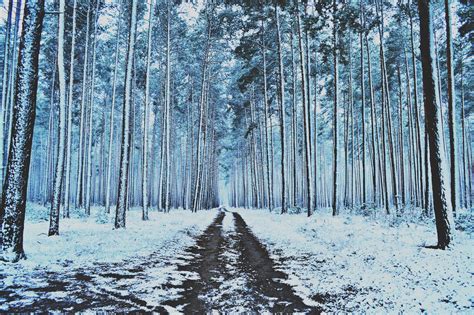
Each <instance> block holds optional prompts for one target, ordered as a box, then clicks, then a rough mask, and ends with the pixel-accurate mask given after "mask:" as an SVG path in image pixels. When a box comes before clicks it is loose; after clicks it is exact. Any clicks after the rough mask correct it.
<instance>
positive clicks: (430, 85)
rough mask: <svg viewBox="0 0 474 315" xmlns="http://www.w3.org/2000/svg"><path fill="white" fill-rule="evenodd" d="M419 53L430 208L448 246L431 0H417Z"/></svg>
mask: <svg viewBox="0 0 474 315" xmlns="http://www.w3.org/2000/svg"><path fill="white" fill-rule="evenodd" d="M418 11H419V14H420V49H421V61H422V69H423V93H424V103H425V123H426V129H427V132H428V141H429V156H430V164H431V184H432V189H433V207H434V212H435V218H436V230H437V233H438V247H439V248H441V249H444V248H446V247H447V246H449V244H450V242H451V240H452V233H451V226H452V218H451V216H452V207H451V195H450V191H449V178H448V177H447V174H448V173H447V165H446V160H445V158H446V156H445V153H444V147H443V143H442V140H441V133H442V132H443V130H442V128H441V112H440V104H439V95H438V88H437V84H438V81H437V78H436V61H435V58H434V45H433V41H434V38H433V8H432V1H431V0H419V1H418Z"/></svg>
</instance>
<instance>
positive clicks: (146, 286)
mask: <svg viewBox="0 0 474 315" xmlns="http://www.w3.org/2000/svg"><path fill="white" fill-rule="evenodd" d="M28 206H29V209H27V213H28V212H39V211H38V210H39V209H41V208H42V207H41V206H37V205H36V206H33V205H31V204H29V205H28ZM43 211H46V210H43ZM91 211H92V215H91V216H90V217H89V218H76V219H64V220H61V221H60V235H59V236H54V237H48V236H47V231H48V222H47V221H42V222H35V221H34V219H33V218H35V216H34V215H29V216H27V222H26V224H25V235H24V248H25V252H26V256H27V260H21V261H20V262H18V263H17V264H11V263H1V262H0V288H3V289H5V288H7V287H12V286H15V285H18V287H19V288H21V289H18V291H19V292H17V293H19V294H21V295H22V296H23V297H24V300H25V301H23V302H25V303H26V304H25V303H23V302H22V303H20V301H18V300H17V301H14V302H12V303H16V304H15V305H22V306H25V305H28V304H30V303H32V302H33V301H34V298H32V297H28V294H31V291H34V290H31V291H28V289H27V288H28V287H31V288H36V287H38V286H40V287H42V286H44V285H46V284H47V283H48V281H47V280H48V279H47V277H48V273H50V272H54V273H57V274H60V275H66V276H65V277H66V278H68V277H69V278H72V277H73V275H74V274H75V273H76V272H78V271H82V272H84V271H86V274H87V272H89V273H90V274H91V275H92V276H93V280H91V281H89V282H91V284H90V286H91V287H90V289H91V290H92V289H95V288H100V289H101V290H116V288H117V287H122V286H123V287H124V288H125V291H127V290H130V292H133V293H136V294H137V295H138V296H140V297H142V296H145V297H146V295H147V294H150V297H148V298H146V300H147V302H153V301H156V303H152V305H153V304H156V305H159V302H160V301H161V300H164V299H169V298H170V297H173V296H174V295H175V294H176V293H177V292H170V291H166V290H165V289H162V290H161V291H163V292H162V294H160V292H159V291H160V286H161V285H163V284H165V283H168V281H174V282H179V281H182V280H184V279H186V278H188V277H190V276H193V275H183V274H181V273H179V272H177V264H178V263H180V262H181V261H184V260H185V258H186V257H182V255H181V254H182V252H183V251H184V249H185V248H187V247H188V246H191V245H193V244H194V242H195V239H194V237H195V236H197V235H199V234H201V233H202V232H203V231H204V229H205V228H206V227H207V226H208V225H209V224H210V223H211V222H212V220H213V219H214V217H215V216H216V211H213V210H210V211H198V212H197V213H191V212H190V211H185V210H171V212H170V213H162V212H156V211H150V213H149V215H150V220H149V221H142V220H141V209H132V210H131V211H128V212H127V228H126V229H118V230H114V229H113V214H111V215H109V216H108V217H106V220H105V221H106V224H103V223H97V222H96V221H100V217H101V216H105V214H100V212H101V211H103V208H95V207H93V208H92V209H91ZM40 216H41V214H40ZM114 263H115V264H117V265H116V266H115V265H113V264H114ZM105 264H106V265H105ZM102 265H104V266H107V268H108V269H104V270H100V269H99V271H101V272H104V271H106V272H108V273H110V272H117V273H120V274H121V275H122V274H125V276H127V270H133V268H134V267H141V266H142V265H143V266H146V268H144V269H145V270H144V273H145V274H146V281H136V279H132V278H127V277H124V278H121V279H114V278H113V277H112V278H110V277H102V276H99V275H98V274H97V271H98V269H97V268H99V267H100V266H102ZM114 268H115V269H114ZM124 269H125V270H124ZM111 270H112V271H111ZM131 274H133V272H132V273H131ZM194 276H196V275H194ZM140 277H142V275H140ZM41 284H42V285H41ZM132 284H135V285H134V286H132ZM25 287H26V289H25ZM112 287H114V289H112ZM104 288H105V289H104ZM109 288H110V289H109ZM62 293H64V292H63V291H61V290H59V291H55V292H54V294H59V295H60V294H62ZM107 293H108V294H110V293H117V292H107ZM151 293H153V295H151ZM48 294H49V293H48ZM4 301H5V300H4V299H3V297H0V305H2V304H3V302H4ZM12 306H14V305H13V304H10V305H8V304H7V303H5V304H4V305H2V307H3V308H2V307H0V311H1V310H2V309H4V308H5V307H6V308H7V309H8V307H12Z"/></svg>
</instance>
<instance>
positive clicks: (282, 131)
mask: <svg viewBox="0 0 474 315" xmlns="http://www.w3.org/2000/svg"><path fill="white" fill-rule="evenodd" d="M297 5H298V4H297ZM279 10H280V8H279V7H278V5H275V20H276V31H277V45H278V74H279V76H278V77H279V82H278V85H279V86H278V101H279V105H280V141H281V213H286V212H288V204H287V201H286V177H285V165H286V154H285V144H286V134H285V114H286V113H285V75H284V72H283V52H282V47H281V46H282V45H281V34H280V13H279ZM297 15H298V16H299V13H297ZM298 18H299V17H298ZM300 40H301V39H300ZM303 93H305V91H304V89H303Z"/></svg>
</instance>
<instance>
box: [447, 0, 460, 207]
mask: <svg viewBox="0 0 474 315" xmlns="http://www.w3.org/2000/svg"><path fill="white" fill-rule="evenodd" d="M444 10H445V20H446V62H447V65H446V67H447V69H448V126H449V156H450V162H451V167H450V175H451V204H452V207H453V214H454V215H456V210H457V207H458V154H457V139H456V104H455V103H456V102H455V97H456V94H455V91H454V66H453V42H452V41H453V40H452V31H451V24H452V20H451V1H450V0H445V1H444Z"/></svg>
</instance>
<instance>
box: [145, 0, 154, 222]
mask: <svg viewBox="0 0 474 315" xmlns="http://www.w3.org/2000/svg"><path fill="white" fill-rule="evenodd" d="M153 8H154V6H153V0H151V1H150V4H149V7H148V10H149V12H148V40H147V57H146V73H145V104H144V112H143V144H142V145H143V157H142V158H143V165H142V171H143V174H142V219H143V220H148V181H147V176H148V125H149V115H150V104H149V103H150V59H151V34H152V19H153Z"/></svg>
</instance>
